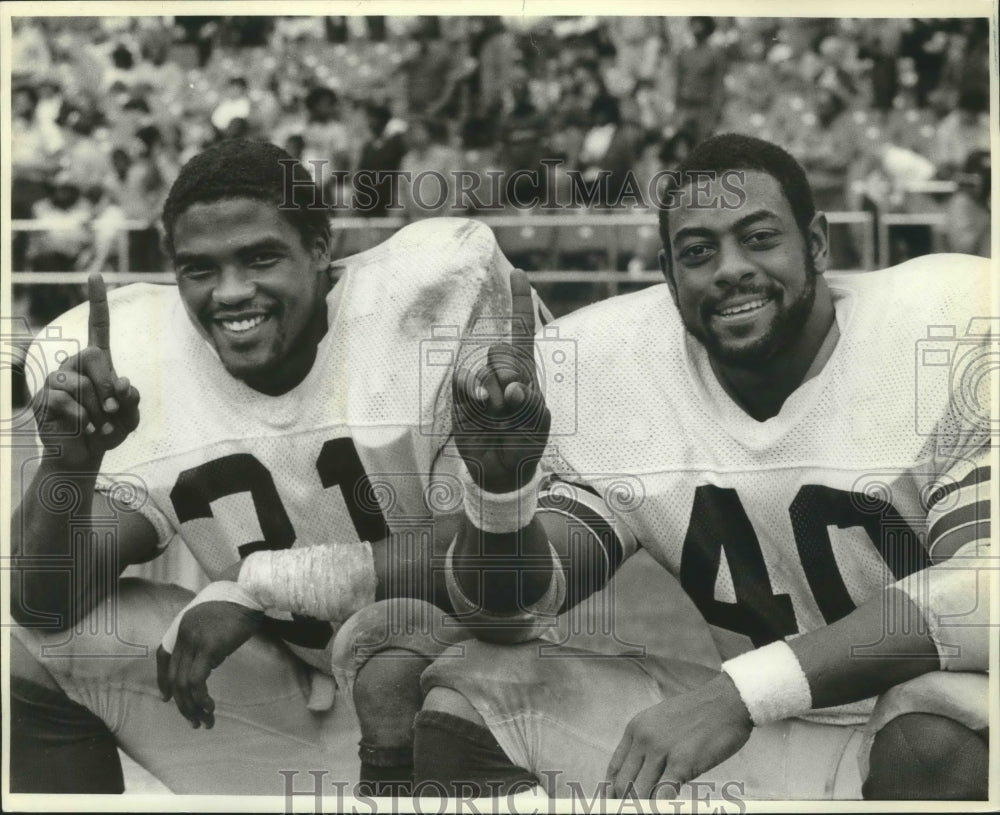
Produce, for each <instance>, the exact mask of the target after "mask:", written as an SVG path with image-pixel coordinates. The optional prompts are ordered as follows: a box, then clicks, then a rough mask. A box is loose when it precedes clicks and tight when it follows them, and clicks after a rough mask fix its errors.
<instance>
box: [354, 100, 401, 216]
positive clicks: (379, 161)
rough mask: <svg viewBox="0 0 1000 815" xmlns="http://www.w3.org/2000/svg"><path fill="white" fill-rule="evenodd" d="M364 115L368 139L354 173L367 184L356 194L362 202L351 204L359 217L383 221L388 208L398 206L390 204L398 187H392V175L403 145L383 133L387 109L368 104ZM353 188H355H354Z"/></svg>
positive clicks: (398, 137)
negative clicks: (362, 177) (363, 178)
mask: <svg viewBox="0 0 1000 815" xmlns="http://www.w3.org/2000/svg"><path fill="white" fill-rule="evenodd" d="M365 114H366V116H367V119H368V129H369V132H370V138H369V140H368V141H367V142H366V143H365V146H364V147H362V148H361V157H360V159H359V161H358V169H357V172H358V174H359V175H361V174H367V176H368V181H367V182H366V183H365V185H364V187H365V189H364V192H363V193H359V194H360V195H363V196H364V198H362V197H358V198H356V199H355V201H356V202H357V210H358V214H359V215H361V216H362V217H365V218H384V217H386V216H387V215H388V214H389V212H388V207H389V206H390V205H398V204H399V203H400V202H399V201H398V200H393V197H394V194H395V193H396V191H397V190H398V189H399V187H400V184H399V183H398V181H397V182H396V183H394V181H393V178H392V174H393V173H398V172H399V169H400V165H401V164H402V161H403V156H404V155H405V153H406V142H405V141H404V139H403V137H402V135H401V134H399V133H393V134H387V133H386V126H387V125H388V124H389V120H390V119H391V118H392V113H391V112H390V111H389V108H388V107H386V106H385V105H382V104H371V105H369V106H368V107H367V109H366V111H365ZM355 186H356V187H358V184H357V183H356V184H355ZM368 198H370V201H368V200H367V199H368Z"/></svg>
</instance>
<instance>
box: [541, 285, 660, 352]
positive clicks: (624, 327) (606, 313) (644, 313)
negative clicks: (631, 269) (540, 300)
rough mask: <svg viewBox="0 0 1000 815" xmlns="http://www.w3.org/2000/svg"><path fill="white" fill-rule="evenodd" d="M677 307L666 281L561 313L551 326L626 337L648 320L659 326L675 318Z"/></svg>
mask: <svg viewBox="0 0 1000 815" xmlns="http://www.w3.org/2000/svg"><path fill="white" fill-rule="evenodd" d="M675 317H676V309H675V308H674V304H673V300H672V299H671V297H670V290H669V288H667V285H666V283H661V284H659V285H656V286H649V287H648V288H645V289H641V290H639V291H636V292H631V293H629V294H620V295H617V296H615V297H609V298H608V299H606V300H601V301H599V302H597V303H592V304H590V305H587V306H584V307H583V308H581V309H578V310H577V311H574V312H571V313H570V314H567V315H566V316H564V317H560V318H559V319H558V320H555V321H554V322H553V323H552V326H551V327H554V328H558V329H559V331H560V333H561V334H565V335H566V336H572V337H576V338H581V337H595V338H596V337H599V338H601V339H602V340H604V339H606V340H611V339H614V338H618V339H622V340H624V339H627V338H629V337H631V336H636V335H639V334H643V333H644V331H645V329H647V328H648V326H649V325H650V324H655V325H656V326H657V327H658V328H662V327H664V322H663V321H664V320H666V321H667V324H669V323H670V322H673V321H675V320H674V318H675Z"/></svg>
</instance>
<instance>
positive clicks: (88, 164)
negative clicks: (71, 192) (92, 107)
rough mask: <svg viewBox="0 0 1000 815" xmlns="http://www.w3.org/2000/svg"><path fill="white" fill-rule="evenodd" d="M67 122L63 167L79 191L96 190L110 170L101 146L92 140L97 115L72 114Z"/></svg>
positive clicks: (79, 111) (77, 111) (86, 111)
mask: <svg viewBox="0 0 1000 815" xmlns="http://www.w3.org/2000/svg"><path fill="white" fill-rule="evenodd" d="M67 119H68V121H67V124H68V127H67V128H66V129H65V130H64V132H65V133H66V136H67V143H66V147H65V150H64V152H63V165H64V166H65V167H66V169H67V171H68V173H69V174H70V177H71V178H72V179H73V181H74V182H75V183H76V184H77V186H78V187H79V188H80V189H81V190H88V189H90V188H91V187H100V186H101V185H102V184H103V183H104V179H105V177H106V176H107V174H108V172H109V170H110V169H111V167H110V164H109V161H108V153H107V150H106V148H105V146H104V145H103V144H101V143H100V142H99V141H98V140H97V139H96V138H94V130H95V129H96V126H97V114H96V113H94V112H93V111H89V110H74V111H72V112H71V113H70V114H69V116H68V117H67Z"/></svg>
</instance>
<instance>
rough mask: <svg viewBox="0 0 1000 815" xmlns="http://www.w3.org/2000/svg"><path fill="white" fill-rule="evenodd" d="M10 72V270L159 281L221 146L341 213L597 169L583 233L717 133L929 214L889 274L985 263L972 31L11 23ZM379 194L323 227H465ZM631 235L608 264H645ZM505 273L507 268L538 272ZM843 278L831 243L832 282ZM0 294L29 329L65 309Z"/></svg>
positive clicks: (787, 23) (754, 24)
mask: <svg viewBox="0 0 1000 815" xmlns="http://www.w3.org/2000/svg"><path fill="white" fill-rule="evenodd" d="M12 56H13V59H12V62H13V71H14V75H13V92H12V100H11V108H12V120H13V121H12V125H13V140H12V154H11V162H12V169H13V175H12V179H13V187H12V199H11V203H12V213H13V218H14V219H15V236H14V269H15V270H16V271H34V272H45V271H49V272H65V271H70V270H103V271H108V270H114V269H118V268H119V267H120V265H121V263H120V261H121V260H122V259H121V257H120V255H121V253H122V252H123V251H125V252H127V266H128V269H129V270H130V271H137V272H144V271H153V272H155V271H165V270H166V269H167V268H168V267H167V265H166V262H165V259H164V257H163V256H162V254H161V251H160V246H159V233H158V231H157V229H158V228H157V218H158V216H159V212H160V208H161V205H162V203H163V199H164V197H165V195H166V192H167V190H168V189H169V187H170V184H171V182H172V181H173V179H174V178H175V177H176V175H177V172H178V170H179V168H180V166H181V165H182V164H183V163H184V162H185V161H186V160H187V159H189V158H190V157H191V156H192V155H194V154H195V153H197V152H198V151H200V150H201V149H203V148H204V147H206V146H208V145H209V144H211V143H213V142H215V141H217V140H220V139H226V138H231V137H234V136H253V137H260V138H265V139H268V140H270V141H273V142H275V143H277V144H279V145H282V146H283V147H285V149H287V150H288V151H289V152H290V153H291V154H293V155H295V156H297V157H299V158H302V159H305V160H316V159H318V160H323V161H326V162H328V164H327V165H326V167H328V170H327V171H326V172H324V175H323V178H322V181H323V182H324V184H325V185H326V186H327V187H328V189H329V190H330V192H331V193H335V194H336V193H339V194H341V196H342V197H343V193H344V189H343V188H344V187H345V186H347V187H349V186H350V183H351V182H350V178H351V175H350V174H351V173H353V172H355V171H357V170H396V169H401V170H410V171H411V172H419V171H422V170H428V169H430V170H436V171H438V172H440V173H442V174H444V175H445V176H446V177H450V176H451V174H452V173H453V172H454V171H456V170H469V171H472V172H475V173H478V174H480V175H481V176H482V177H486V173H487V171H500V172H503V173H505V174H510V173H513V172H515V171H517V170H524V169H528V170H531V169H536V168H539V167H540V166H541V162H543V161H544V160H549V159H556V160H559V161H560V162H561V164H560V170H559V171H558V173H557V174H556V176H555V177H552V176H549V177H548V180H549V181H550V182H551V183H557V184H560V183H563V182H564V180H565V178H566V175H565V171H566V170H576V171H579V173H580V174H581V176H582V177H583V178H587V179H595V178H597V177H598V174H599V173H601V171H606V172H607V174H608V180H609V183H608V184H607V185H606V187H604V191H603V192H601V193H600V194H599V195H598V196H597V198H596V199H595V200H594V201H593V202H592V204H591V205H590V206H589V207H588V209H590V210H598V211H600V210H602V208H605V209H606V208H607V207H608V206H609V204H611V203H612V202H613V201H615V200H616V198H617V194H618V193H619V192H620V191H621V188H622V185H623V184H624V183H625V179H626V178H627V177H628V175H629V173H631V174H633V175H634V177H635V178H636V179H637V180H638V181H639V182H640V184H644V182H645V180H647V179H649V178H652V177H653V175H654V174H655V173H656V172H658V171H659V170H661V169H669V168H670V167H672V166H675V165H676V164H677V162H679V161H680V160H681V159H682V158H683V157H684V155H685V154H686V153H687V151H689V150H690V149H691V147H692V145H693V144H694V143H696V142H697V141H698V140H699V139H701V138H703V137H705V136H707V135H709V134H711V133H713V132H723V131H739V132H745V133H749V134H753V135H758V136H761V137H763V138H766V139H769V140H772V141H775V142H777V143H779V144H781V145H782V146H784V147H786V148H787V149H788V150H790V151H791V152H792V153H793V154H794V155H795V156H796V157H797V158H798V159H799V160H800V161H801V162H802V163H803V165H804V166H805V167H806V169H807V171H808V174H809V176H810V179H811V181H812V184H813V188H814V190H815V193H816V197H817V206H818V207H820V208H822V209H825V210H828V211H869V212H872V213H874V214H875V216H876V217H878V216H879V215H880V214H883V213H887V212H916V213H921V212H932V213H938V214H939V216H940V219H941V221H940V222H941V224H942V225H943V226H942V228H941V229H939V230H938V231H937V233H935V235H936V237H935V241H934V242H932V241H931V238H930V237H929V235H930V234H931V233H930V231H929V230H927V229H921V228H920V227H919V226H918V227H913V228H904V229H896V230H894V231H893V233H892V246H891V247H890V249H891V252H890V254H889V257H891V260H892V262H899V261H901V260H904V259H906V258H907V257H910V256H913V255H916V254H922V253H925V252H927V251H931V250H932V249H948V250H951V251H961V252H970V253H976V254H981V255H988V254H989V249H990V247H989V166H990V155H989V125H988V109H989V100H990V91H989V30H988V22H987V20H985V19H962V20H958V19H898V20H897V19H893V20H884V19H878V20H857V19H820V18H814V19H777V18H711V17H615V18H598V17H572V18H560V17H536V18H521V17H517V18H507V17H440V18H438V17H308V18H307V17H281V16H273V17H194V16H187V17H143V18H124V17H122V18H97V17H76V18H54V17H47V18H15V19H14V30H13V55H12ZM334 171H340V172H341V173H342V174H341V175H336V174H335V173H334ZM545 178H546V177H545V176H542V180H541V181H540V182H539V184H541V185H542V186H544V184H545V183H546V181H545ZM519 183H520V184H522V185H528V186H529V187H531V189H529V190H528V192H529V193H531V192H534V193H537V194H539V195H540V196H542V197H544V194H545V192H546V191H545V190H544V189H538V186H539V184H535V182H534V181H533V180H532V179H531V178H530V177H524V176H523V175H522V180H521V181H519ZM333 187H338V189H332V188H333ZM348 191H349V190H348ZM509 191H510V190H509V189H508V192H509ZM387 197H388V196H387V194H386V191H385V190H382V189H378V190H376V195H375V199H374V202H373V206H371V207H369V208H368V209H366V210H365V211H364V212H356V213H351V212H344V211H339V212H335V213H332V215H333V216H338V217H340V216H348V215H362V216H365V217H368V218H378V217H383V216H386V215H389V216H393V217H397V218H398V217H402V218H404V219H412V218H417V217H426V216H428V215H441V214H476V213H475V212H468V211H465V212H464V213H459V212H455V210H454V208H453V207H451V206H450V205H448V204H447V203H446V204H443V205H442V206H440V207H437V208H436V209H430V210H428V209H427V208H422V207H420V206H417V205H416V203H415V202H414V201H413V200H412V196H411V195H408V194H406V189H405V187H404V189H403V195H402V200H401V202H400V203H401V204H402V210H396V209H388V204H389V201H388V200H387ZM432 197H434V196H432ZM500 203H501V204H503V203H504V200H501V202H500ZM508 208H509V209H510V211H512V212H515V213H517V212H519V211H520V210H515V209H514V208H512V207H509V206H508ZM491 214H497V213H496V211H491ZM532 214H538V215H539V216H542V215H544V213H541V212H534V213H532ZM561 214H564V215H565V214H566V213H565V211H563V212H562V213H561ZM32 219H34V220H33V224H34V225H31V224H29V225H27V226H25V227H24V228H23V229H22V228H19V227H18V225H19V224H22V223H23V222H25V221H32ZM126 222H128V223H129V225H130V230H131V231H129V233H128V238H127V247H124V248H123V246H122V243H121V241H120V240H118V239H117V236H118V235H119V233H120V230H121V227H122V225H123V224H124V223H126ZM646 236H647V240H646V241H645V244H646V245H638V243H642V242H638V243H637V245H635V246H631V247H626V249H627V251H624V252H622V253H621V254H620V255H618V256H617V257H615V258H614V259H613V260H614V262H615V264H616V265H617V266H618V267H619V268H621V269H632V270H637V269H649V268H655V252H656V250H657V249H658V245H657V241H656V238H655V232H647V233H646ZM525 255H526V256H525V257H518V258H514V260H515V261H516V262H519V263H521V264H522V265H524V266H525V267H526V268H529V269H531V268H551V265H549V264H550V263H551V258H547V257H544V256H541V255H535V256H532V255H531V253H530V252H527V251H526V252H525ZM603 258H604V256H603V255H602V254H601V253H600V252H597V253H594V254H593V255H592V256H589V257H588V256H581V257H577V258H571V259H570V264H571V265H569V266H566V265H565V264H563V265H564V267H565V268H574V269H587V268H594V269H597V268H601V265H600V264H601V263H602V262H603ZM857 263H858V245H857V241H856V240H852V233H851V231H850V230H845V231H844V234H843V236H842V238H841V239H839V240H838V241H837V243H836V253H835V257H834V266H835V267H836V268H856V267H857ZM17 292H20V297H19V306H18V308H19V310H20V311H21V312H22V313H24V314H26V315H27V316H29V318H30V321H31V324H32V325H34V326H38V325H41V324H43V323H44V322H46V321H47V320H49V319H51V318H52V317H53V316H55V315H56V314H58V313H60V312H61V311H62V310H64V309H65V308H66V307H68V306H70V305H72V304H73V303H74V302H75V301H76V299H77V298H79V296H80V295H79V290H78V289H77V288H75V287H73V286H32V287H24V286H19V287H18V288H17Z"/></svg>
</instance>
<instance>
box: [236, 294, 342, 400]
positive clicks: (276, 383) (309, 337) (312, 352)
mask: <svg viewBox="0 0 1000 815" xmlns="http://www.w3.org/2000/svg"><path fill="white" fill-rule="evenodd" d="M328 327H329V325H328V320H327V313H326V308H325V307H324V308H322V309H320V310H318V311H317V312H316V314H315V316H314V317H313V319H312V320H311V321H310V322H309V324H308V325H307V326H306V328H305V329H304V330H303V332H302V336H300V337H299V338H298V340H296V342H295V347H294V349H293V350H292V351H291V352H290V353H289V354H288V356H286V357H285V358H284V359H283V360H282V361H281V365H280V367H279V368H277V370H275V371H273V372H268V374H266V375H265V376H262V377H261V378H259V379H253V378H248V379H244V380H243V381H244V382H245V383H246V384H247V385H249V386H250V387H251V388H253V389H254V390H255V391H259V392H260V393H263V394H265V395H266V396H281V395H283V394H285V393H288V392H289V391H290V390H292V389H293V388H296V387H298V385H299V384H301V382H302V381H303V380H304V379H305V378H306V377H307V376H308V375H309V372H310V371H311V370H312V367H313V365H314V364H315V362H316V353H317V351H318V349H319V344H320V342H321V341H322V340H323V337H324V336H326V332H327V330H328Z"/></svg>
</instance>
